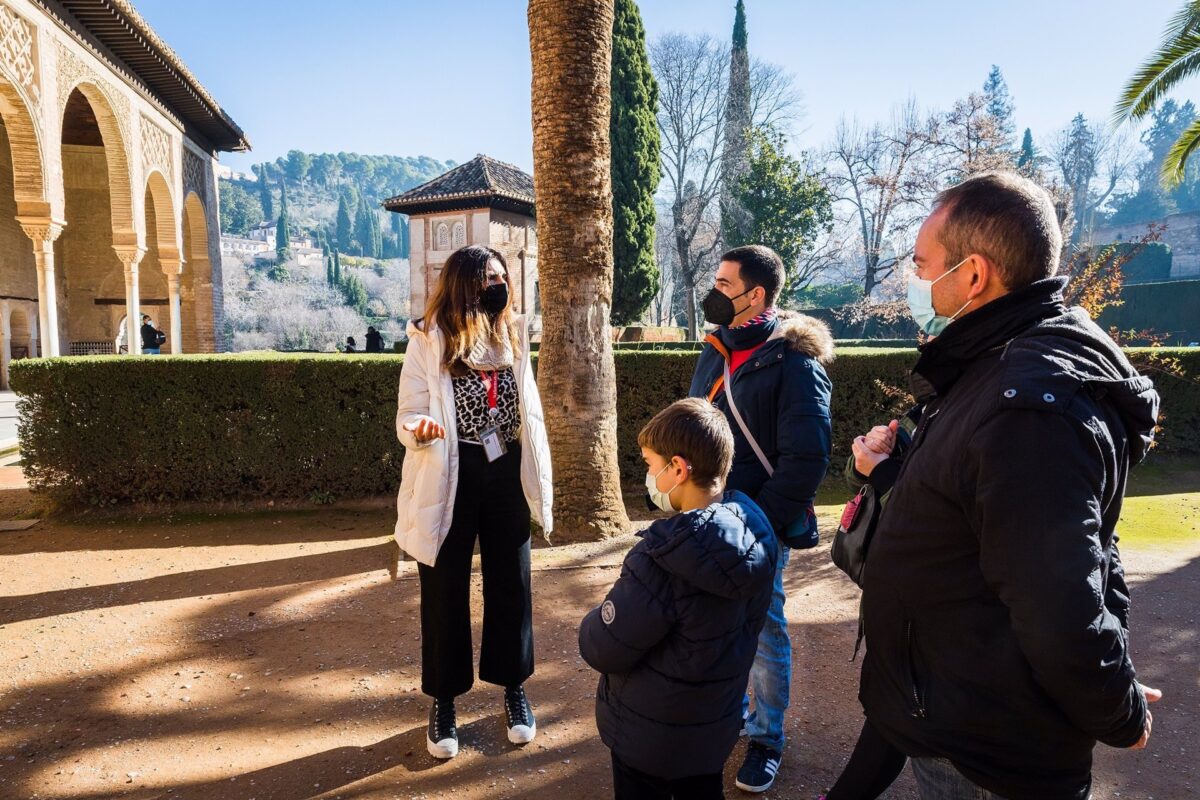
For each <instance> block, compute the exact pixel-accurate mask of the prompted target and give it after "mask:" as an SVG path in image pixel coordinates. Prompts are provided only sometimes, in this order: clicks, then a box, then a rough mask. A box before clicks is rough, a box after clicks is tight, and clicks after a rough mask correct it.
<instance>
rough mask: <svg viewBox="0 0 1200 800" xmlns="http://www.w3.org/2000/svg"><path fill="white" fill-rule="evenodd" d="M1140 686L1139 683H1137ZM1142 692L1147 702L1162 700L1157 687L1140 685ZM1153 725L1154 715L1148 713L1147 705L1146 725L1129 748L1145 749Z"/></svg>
mask: <svg viewBox="0 0 1200 800" xmlns="http://www.w3.org/2000/svg"><path fill="white" fill-rule="evenodd" d="M1138 685H1139V686H1142V685H1141V684H1138ZM1142 694H1144V695H1146V702H1147V703H1157V702H1158V701H1159V700H1162V692H1160V691H1159V690H1158V689H1151V688H1150V687H1149V686H1142ZM1153 725H1154V715H1153V714H1151V713H1150V709H1149V707H1147V708H1146V727H1145V728H1143V729H1142V738H1140V739H1138V740H1137V743H1136V744H1134V745H1132V746H1131V747H1130V748H1129V749H1130V750H1142V749H1145V747H1146V745H1147V743H1149V741H1150V728H1151V727H1152V726H1153Z"/></svg>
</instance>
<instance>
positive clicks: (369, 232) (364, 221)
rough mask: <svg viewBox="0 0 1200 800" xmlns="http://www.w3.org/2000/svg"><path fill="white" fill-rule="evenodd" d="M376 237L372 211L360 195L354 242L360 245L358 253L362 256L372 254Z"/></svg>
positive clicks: (355, 220)
mask: <svg viewBox="0 0 1200 800" xmlns="http://www.w3.org/2000/svg"><path fill="white" fill-rule="evenodd" d="M374 238H375V232H374V228H373V227H372V226H371V212H370V210H369V209H368V208H367V204H366V201H365V200H363V199H362V198H361V197H360V198H359V201H358V211H357V213H356V214H355V219H354V242H355V244H356V245H357V246H358V254H359V255H360V256H369V255H371V252H372V247H373V241H374Z"/></svg>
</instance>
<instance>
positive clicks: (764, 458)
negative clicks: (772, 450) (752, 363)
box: [724, 359, 775, 477]
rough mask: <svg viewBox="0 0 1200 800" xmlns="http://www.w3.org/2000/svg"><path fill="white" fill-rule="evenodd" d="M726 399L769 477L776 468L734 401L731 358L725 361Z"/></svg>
mask: <svg viewBox="0 0 1200 800" xmlns="http://www.w3.org/2000/svg"><path fill="white" fill-rule="evenodd" d="M724 379H725V380H724V383H725V399H726V400H728V401H729V410H730V411H731V412H732V413H733V418H734V420H736V421H737V424H738V427H739V428H741V429H742V435H743V436H745V437H746V441H747V442H749V443H750V449H751V450H753V451H754V455H756V456H758V460H759V461H760V462H761V463H762V465H763V469H765V470H766V471H767V477H772V476H774V474H775V468H774V467H772V466H771V462H770V461H768V460H767V455H766V453H764V452H763V450H762V448H761V447H759V446H758V440H757V439H755V438H754V435H753V434H752V433H750V428H748V427H747V426H746V420H744V419H742V412H740V411H738V407H737V404H736V403H734V402H733V391H732V390H731V389H730V388H729V384H730V380H729V360H728V359H726V361H725V375H724Z"/></svg>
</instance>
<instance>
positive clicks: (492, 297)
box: [479, 283, 508, 317]
mask: <svg viewBox="0 0 1200 800" xmlns="http://www.w3.org/2000/svg"><path fill="white" fill-rule="evenodd" d="M479 307H480V308H482V309H483V310H484V311H485V312H486V313H487V314H488V316H491V317H494V316H496V315H497V314H499V313H500V312H501V311H503V310H504V309H506V308H508V284H507V283H493V284H491V285H490V286H488V287H487V288H485V289H484V290H483V292H482V293H480V295H479Z"/></svg>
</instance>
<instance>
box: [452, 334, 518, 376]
mask: <svg viewBox="0 0 1200 800" xmlns="http://www.w3.org/2000/svg"><path fill="white" fill-rule="evenodd" d="M463 363H464V364H466V365H467V366H468V367H470V368H471V369H474V370H482V371H485V372H493V371H495V370H501V369H508V368H509V367H511V366H512V365H513V348H512V339H511V338H509V337H508V336H504V335H501V336H499V337H498V338H492V337H488V338H486V339H477V340H476V341H475V344H474V346H473V347H471V352H469V353H467V355H466V356H465V357H464V358H463Z"/></svg>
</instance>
